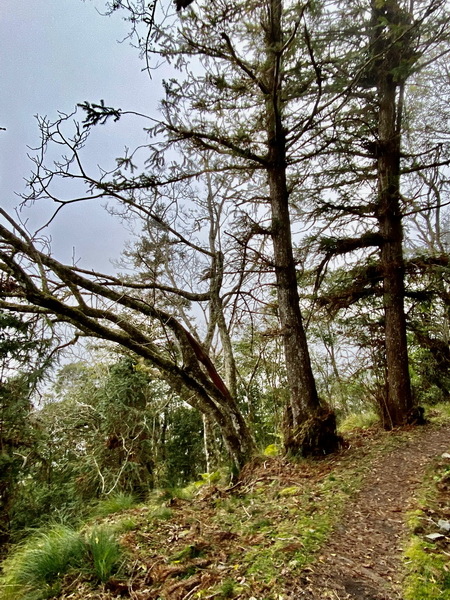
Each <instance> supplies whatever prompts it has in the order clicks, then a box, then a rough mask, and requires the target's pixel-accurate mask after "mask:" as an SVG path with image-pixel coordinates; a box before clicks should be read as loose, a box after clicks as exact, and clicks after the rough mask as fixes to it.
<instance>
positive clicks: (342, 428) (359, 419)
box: [338, 411, 380, 433]
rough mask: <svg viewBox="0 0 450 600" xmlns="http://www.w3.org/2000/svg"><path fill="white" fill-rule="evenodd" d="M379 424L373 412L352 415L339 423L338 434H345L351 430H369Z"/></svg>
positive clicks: (378, 419)
mask: <svg viewBox="0 0 450 600" xmlns="http://www.w3.org/2000/svg"><path fill="white" fill-rule="evenodd" d="M379 422H380V418H379V416H378V415H377V414H376V413H375V412H373V411H365V412H360V413H352V414H350V415H348V416H347V417H345V418H344V419H343V420H342V421H341V422H340V424H339V426H338V430H339V432H340V433H346V432H348V431H352V430H353V429H369V427H373V426H374V425H377V424H378V423H379Z"/></svg>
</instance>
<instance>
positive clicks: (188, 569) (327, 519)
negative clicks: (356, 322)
mask: <svg viewBox="0 0 450 600" xmlns="http://www.w3.org/2000/svg"><path fill="white" fill-rule="evenodd" d="M449 445H450V442H449V427H448V426H445V427H441V428H436V427H433V426H425V427H422V428H417V429H414V430H413V429H411V430H403V431H397V432H391V433H386V432H382V431H381V430H379V429H376V428H373V429H371V430H364V431H359V432H356V433H353V434H352V435H350V436H349V437H348V443H347V447H346V448H345V449H343V450H342V451H341V453H339V454H338V455H335V456H332V457H327V458H323V459H321V460H317V461H312V460H300V461H298V462H293V461H288V460H287V459H284V458H280V457H271V458H268V457H258V458H256V459H255V460H254V461H252V462H251V463H250V464H248V465H247V466H246V467H245V468H244V469H243V471H242V473H241V476H240V479H239V481H238V483H237V484H235V485H233V486H231V487H229V488H225V489H223V488H219V487H217V486H216V485H204V486H203V487H202V488H200V490H199V491H198V492H197V494H196V495H195V496H194V497H193V498H192V499H183V498H178V497H172V498H168V499H167V500H165V502H164V509H165V510H166V512H162V513H160V514H161V517H162V518H158V514H159V513H158V510H157V509H155V507H149V506H145V507H139V508H134V509H130V510H127V511H125V512H123V513H120V514H118V515H113V516H110V517H108V522H109V523H113V524H114V523H118V524H119V525H120V520H123V519H128V520H130V519H131V520H132V521H133V523H134V526H133V528H132V530H131V531H126V532H125V533H123V534H122V535H121V537H120V541H121V545H122V546H123V548H124V550H125V553H126V557H127V559H126V563H125V564H124V566H123V569H122V572H121V573H120V574H119V575H117V576H116V577H113V578H111V579H110V580H109V581H108V582H107V583H106V584H104V585H102V586H95V585H94V584H93V583H92V582H90V581H83V580H82V579H80V576H77V577H76V578H72V579H71V578H70V577H66V580H65V584H64V586H63V589H64V592H63V593H62V594H61V595H60V596H59V598H60V599H61V600H69V599H70V600H90V599H95V600H113V599H117V598H131V599H132V600H189V599H192V600H204V599H209V598H215V599H217V600H221V599H225V598H235V599H242V600H294V599H296V600H301V599H305V600H326V599H328V598H332V599H334V600H344V599H345V600H347V599H352V598H354V599H356V598H357V599H358V600H394V599H395V598H400V597H401V596H400V595H399V594H400V591H399V590H400V587H399V586H400V580H401V573H402V563H401V544H402V535H403V532H404V515H405V513H406V511H407V510H408V509H409V508H410V506H411V502H412V498H413V492H414V490H415V489H416V488H417V486H418V485H419V483H420V481H421V479H422V476H423V471H424V469H425V466H426V464H427V463H428V462H429V461H430V460H431V459H432V458H433V457H435V456H437V455H439V454H440V453H442V452H444V451H446V450H448V449H449ZM447 516H448V515H440V517H441V518H443V519H444V518H446V517H447Z"/></svg>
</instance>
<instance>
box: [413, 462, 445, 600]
mask: <svg viewBox="0 0 450 600" xmlns="http://www.w3.org/2000/svg"><path fill="white" fill-rule="evenodd" d="M449 473H450V463H449V461H448V460H447V461H442V460H440V461H437V462H435V463H434V464H433V466H432V467H431V468H430V469H429V471H428V473H427V475H426V477H425V479H424V481H423V484H422V487H421V490H420V492H419V499H418V503H419V505H420V506H421V508H420V509H416V510H414V511H411V512H410V513H409V515H408V521H407V526H408V530H409V540H408V541H407V545H406V550H405V566H406V574H405V578H404V581H403V596H404V598H405V600H450V571H449V569H448V567H449V559H448V550H447V549H446V548H445V547H444V546H441V545H440V544H439V543H432V542H430V541H428V540H427V539H426V538H425V535H426V533H427V531H428V530H430V532H436V526H435V525H433V523H434V522H436V521H437V520H439V511H440V510H442V506H443V505H444V506H445V505H446V504H447V499H446V497H444V499H443V500H442V499H440V498H439V490H438V484H439V482H440V481H441V480H442V478H444V477H445V478H448V476H449ZM430 511H432V513H431V514H432V515H433V519H430V517H429V512H430Z"/></svg>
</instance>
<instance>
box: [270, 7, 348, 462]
mask: <svg viewBox="0 0 450 600" xmlns="http://www.w3.org/2000/svg"><path fill="white" fill-rule="evenodd" d="M281 16H282V2H281V0H269V19H268V25H267V29H266V31H267V38H266V39H267V46H266V48H267V65H268V69H267V89H268V90H269V94H267V97H266V127H267V143H268V156H267V158H268V164H269V166H268V168H267V177H268V184H269V195H270V204H271V213H272V226H271V236H272V242H273V252H274V265H275V276H276V283H277V298H278V309H279V319H280V323H281V331H282V336H283V342H284V353H285V361H286V370H287V380H288V384H289V392H290V401H289V406H288V407H287V411H286V418H285V428H284V436H285V441H284V443H285V448H286V449H287V450H288V451H289V452H291V453H294V454H300V455H302V456H308V455H318V454H325V453H329V452H333V451H334V450H336V448H337V446H338V436H337V434H336V420H335V415H334V413H333V412H332V411H331V410H330V409H329V408H328V407H327V406H325V405H323V404H322V403H321V402H320V400H319V397H318V394H317V389H316V384H315V381H314V375H313V372H312V367H311V360H310V356H309V350H308V344H307V340H306V333H305V329H304V326H303V319H302V315H301V311H300V298H299V293H298V285H297V274H296V268H295V261H294V255H293V249H292V234H291V219H290V214H289V191H288V186H287V165H286V137H285V132H284V128H283V123H282V107H281V105H282V103H281V75H280V69H281V65H280V62H281V54H282V48H283V34H282V27H281Z"/></svg>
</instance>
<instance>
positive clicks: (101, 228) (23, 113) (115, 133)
mask: <svg viewBox="0 0 450 600" xmlns="http://www.w3.org/2000/svg"><path fill="white" fill-rule="evenodd" d="M101 10H104V2H102V0H86V1H84V2H83V1H82V0H39V1H37V0H1V1H0V45H1V53H0V61H1V65H0V66H1V68H0V73H1V78H2V85H1V91H0V127H6V131H0V157H1V158H0V191H1V194H0V203H1V205H2V207H5V208H11V207H12V206H14V205H17V203H18V198H17V196H16V195H15V193H22V192H24V191H25V181H24V180H25V179H27V178H28V177H29V175H30V173H31V170H32V167H33V165H32V163H31V161H30V160H29V159H28V158H27V153H30V150H29V148H27V146H30V147H36V146H37V145H38V143H39V131H38V127H37V123H36V119H35V118H34V116H35V115H41V116H48V118H49V119H51V120H52V119H56V118H57V116H58V111H62V112H65V113H70V112H72V111H73V110H74V108H75V106H76V104H77V103H78V102H83V101H85V100H88V101H90V102H98V101H99V100H100V99H104V100H105V102H106V104H107V105H108V106H114V107H117V108H122V109H130V110H137V111H140V112H144V113H146V114H155V111H156V107H157V101H158V99H159V97H160V87H159V86H158V83H157V80H158V79H160V77H161V73H158V74H157V77H155V78H154V79H153V80H152V81H150V80H149V77H148V75H147V74H146V72H145V71H143V67H144V63H143V62H142V61H141V60H140V59H139V56H138V51H137V50H136V49H134V48H132V47H131V46H130V43H129V42H128V41H124V42H123V43H119V40H123V39H124V38H125V37H126V35H127V33H128V31H129V25H128V24H127V23H126V22H124V21H123V19H122V17H123V15H121V14H120V13H115V14H114V15H112V16H111V17H105V16H102V15H101V14H99V12H98V11H101ZM80 120H82V115H81V114H80ZM141 130H142V123H140V124H138V123H135V124H133V123H132V122H130V121H127V122H126V123H125V122H124V123H122V122H119V124H118V125H116V126H113V125H112V124H111V126H109V125H108V126H105V127H104V128H103V130H102V131H101V132H99V134H98V136H97V139H96V140H95V139H94V140H93V142H94V143H93V144H92V145H91V146H89V145H88V149H89V148H91V150H89V160H90V161H92V164H93V165H94V164H104V161H107V158H108V157H109V158H110V160H111V158H112V157H115V156H120V155H121V154H122V150H123V147H124V146H129V147H131V148H133V147H134V145H137V144H138V143H140V142H142V141H144V140H145V137H144V136H143V134H142V133H141ZM31 154H32V152H31ZM110 164H111V163H110ZM67 192H68V194H67V195H68V196H69V195H70V191H69V189H68V190H67ZM30 210H31V212H30V213H29V214H30V223H32V224H34V223H37V222H38V220H39V219H38V217H43V216H44V211H43V207H39V206H35V207H33V208H32V209H30ZM51 233H52V239H53V247H54V251H55V252H56V254H57V256H58V258H60V259H62V260H64V261H66V262H69V261H70V260H71V257H72V254H73V253H74V252H75V256H76V257H77V259H80V261H81V264H82V266H83V267H89V266H91V265H92V266H95V268H101V269H106V268H107V267H108V265H109V260H110V258H117V257H118V256H119V254H120V250H121V248H122V247H123V244H124V241H125V239H126V237H127V233H126V232H125V231H124V230H123V228H122V227H121V226H120V224H118V223H117V224H116V223H115V222H113V221H112V219H111V218H109V217H106V216H105V213H104V212H103V211H102V209H101V208H100V207H99V206H97V207H95V206H93V205H92V204H90V205H83V206H81V205H80V206H72V207H69V208H67V210H65V211H63V214H61V215H60V216H59V218H58V220H57V222H56V223H55V224H54V225H53V226H52V232H51ZM74 248H75V250H74Z"/></svg>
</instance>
